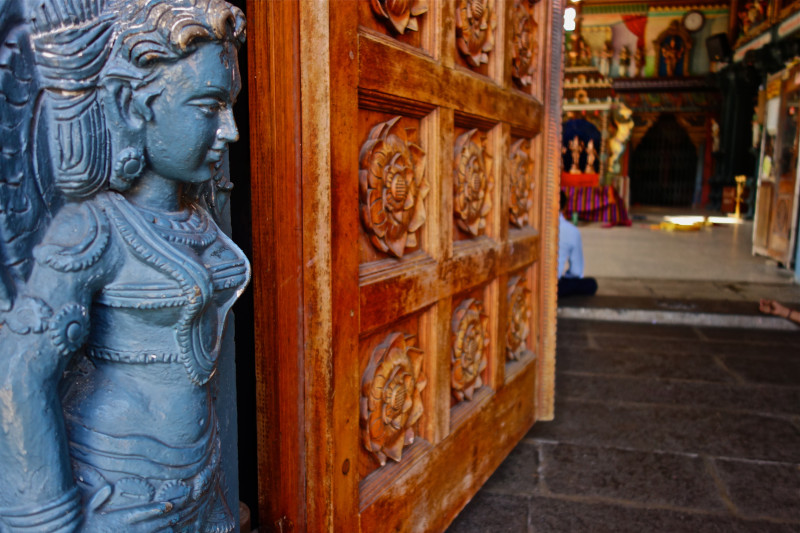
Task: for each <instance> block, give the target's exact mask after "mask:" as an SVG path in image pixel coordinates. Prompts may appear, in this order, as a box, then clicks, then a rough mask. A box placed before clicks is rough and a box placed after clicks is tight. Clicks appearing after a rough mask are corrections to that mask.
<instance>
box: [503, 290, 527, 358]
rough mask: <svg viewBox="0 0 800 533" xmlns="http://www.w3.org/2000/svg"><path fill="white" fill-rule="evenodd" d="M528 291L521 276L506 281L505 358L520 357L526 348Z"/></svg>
mask: <svg viewBox="0 0 800 533" xmlns="http://www.w3.org/2000/svg"><path fill="white" fill-rule="evenodd" d="M530 293H531V291H529V290H528V289H527V288H526V287H525V284H524V281H523V278H522V277H521V276H516V277H514V278H512V279H511V280H509V282H508V331H507V332H506V359H508V360H509V361H516V360H518V359H521V358H522V356H523V355H524V354H525V352H527V351H528V349H527V342H528V335H529V334H530V331H531V327H530V321H531V308H530V306H529V305H528V296H529V295H530Z"/></svg>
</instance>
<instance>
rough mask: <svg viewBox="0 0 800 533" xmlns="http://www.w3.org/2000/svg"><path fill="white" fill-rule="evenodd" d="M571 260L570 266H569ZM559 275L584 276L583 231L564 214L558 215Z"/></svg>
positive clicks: (569, 276) (568, 276)
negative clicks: (568, 220)
mask: <svg viewBox="0 0 800 533" xmlns="http://www.w3.org/2000/svg"><path fill="white" fill-rule="evenodd" d="M567 262H569V268H567ZM558 277H559V278H562V277H563V278H582V277H583V242H582V241H581V232H580V231H578V228H576V227H575V226H574V225H573V224H571V223H569V222H567V219H565V218H564V215H563V214H559V215H558Z"/></svg>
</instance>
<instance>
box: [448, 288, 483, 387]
mask: <svg viewBox="0 0 800 533" xmlns="http://www.w3.org/2000/svg"><path fill="white" fill-rule="evenodd" d="M488 326H489V315H487V314H486V313H485V312H484V310H483V303H482V302H481V301H480V300H476V299H474V298H467V299H466V300H464V301H463V302H461V305H459V306H458V308H457V309H456V311H455V313H453V319H452V322H451V327H452V331H453V336H454V340H453V351H452V356H451V363H452V367H451V374H450V387H451V391H452V393H453V397H454V398H455V399H456V400H457V401H459V402H460V401H463V400H464V399H467V400H471V399H472V394H473V393H474V392H475V389H479V388H480V387H481V386H483V380H482V379H481V372H483V370H484V369H485V368H486V357H487V353H486V350H487V347H488V346H489V331H488Z"/></svg>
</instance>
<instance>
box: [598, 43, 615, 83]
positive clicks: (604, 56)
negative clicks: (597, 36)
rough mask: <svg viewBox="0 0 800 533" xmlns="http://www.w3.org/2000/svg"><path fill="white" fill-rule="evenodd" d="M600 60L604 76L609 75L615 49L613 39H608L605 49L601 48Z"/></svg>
mask: <svg viewBox="0 0 800 533" xmlns="http://www.w3.org/2000/svg"><path fill="white" fill-rule="evenodd" d="M599 57H600V61H599V66H598V70H599V71H600V74H602V75H603V76H606V77H607V76H608V75H609V74H610V73H611V59H612V58H613V57H614V49H613V48H612V46H611V41H606V42H605V43H604V44H603V49H602V50H600V55H599Z"/></svg>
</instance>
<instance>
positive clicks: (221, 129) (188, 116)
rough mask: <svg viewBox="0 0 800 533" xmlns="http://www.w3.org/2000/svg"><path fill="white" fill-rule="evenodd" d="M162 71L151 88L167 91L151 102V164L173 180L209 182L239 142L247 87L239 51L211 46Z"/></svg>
mask: <svg viewBox="0 0 800 533" xmlns="http://www.w3.org/2000/svg"><path fill="white" fill-rule="evenodd" d="M157 68H160V69H161V73H160V76H159V79H158V80H156V81H155V82H153V84H154V86H151V87H149V89H150V90H152V89H154V88H155V89H158V90H160V91H161V92H160V93H159V94H158V95H157V96H156V97H155V98H154V99H153V100H152V101H151V102H150V109H151V110H152V118H151V119H150V120H148V121H147V123H146V124H145V126H144V134H145V150H146V155H147V161H148V164H149V166H150V167H151V168H152V170H153V171H155V172H156V173H157V174H159V175H161V176H163V177H165V178H168V179H171V180H175V181H181V182H186V183H201V182H203V181H206V180H208V179H210V178H211V177H212V175H213V174H214V166H215V165H218V164H219V163H220V161H221V160H222V157H223V154H224V152H225V150H227V147H228V143H231V142H234V141H236V140H237V139H238V138H239V132H238V130H237V129H236V123H235V122H234V119H233V110H232V108H233V103H234V102H235V100H236V96H237V95H238V93H239V89H240V88H241V79H240V77H239V68H238V61H237V52H236V49H235V47H233V46H232V45H230V44H219V43H205V44H202V45H200V47H199V48H198V50H197V51H196V52H194V53H193V54H192V55H190V56H188V57H186V58H183V59H181V60H179V61H177V62H175V63H167V64H163V65H161V66H159V67H157ZM156 84H157V85H156Z"/></svg>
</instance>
